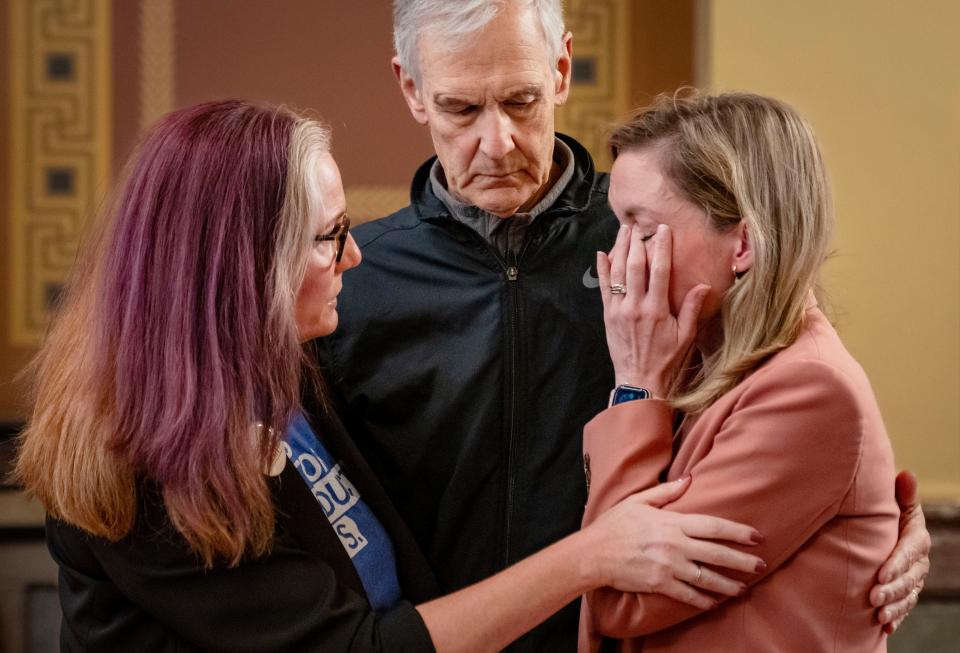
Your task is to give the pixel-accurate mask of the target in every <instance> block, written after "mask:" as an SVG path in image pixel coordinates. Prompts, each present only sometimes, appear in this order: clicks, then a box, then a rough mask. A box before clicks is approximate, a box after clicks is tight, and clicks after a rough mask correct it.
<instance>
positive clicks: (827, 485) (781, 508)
mask: <svg viewBox="0 0 960 653" xmlns="http://www.w3.org/2000/svg"><path fill="white" fill-rule="evenodd" d="M672 422H673V413H672V411H671V409H670V408H669V406H668V405H667V404H666V403H664V402H662V401H657V400H639V401H631V402H627V403H624V404H619V405H617V406H613V407H612V408H609V409H607V410H605V411H603V412H602V413H600V414H599V415H597V416H596V417H595V418H594V419H593V420H592V421H591V422H590V423H589V424H587V426H586V428H585V429H584V459H585V462H588V470H589V472H590V477H592V478H591V480H592V482H591V486H590V491H589V498H588V501H587V507H586V512H585V514H584V519H583V523H584V525H586V524H589V523H591V522H592V521H593V520H594V519H596V518H597V516H598V515H600V514H601V513H602V512H603V511H605V510H607V509H608V508H610V507H611V506H612V505H614V504H615V503H617V502H618V501H620V500H621V499H623V498H624V497H626V496H628V495H630V494H631V493H634V492H637V491H638V490H642V489H645V488H649V487H651V486H653V485H655V484H657V483H658V481H659V480H660V479H661V478H662V474H663V473H664V472H666V478H667V479H668V480H673V479H677V478H680V477H682V476H684V475H686V474H690V475H691V476H692V481H691V484H690V487H689V488H688V489H687V491H686V493H685V494H684V495H683V496H682V497H680V498H679V499H678V500H677V501H675V502H673V503H672V504H669V505H668V506H665V507H666V508H667V509H669V510H675V511H677V512H684V513H702V514H708V515H716V516H718V517H724V518H727V519H732V520H734V521H737V522H742V523H745V524H749V525H751V526H753V527H755V528H756V529H757V530H759V531H760V532H761V533H762V534H763V535H764V537H765V541H764V542H763V543H762V544H761V545H759V546H756V547H740V548H741V549H742V550H744V551H749V552H751V553H754V554H756V555H759V556H760V557H761V558H763V559H764V560H765V561H766V563H767V565H768V567H767V570H766V571H765V572H764V573H763V574H759V575H751V574H740V573H737V572H731V571H729V570H722V569H718V571H720V572H721V573H724V574H726V575H728V576H730V577H733V578H737V579H739V580H741V581H743V582H745V583H747V584H748V585H749V588H748V590H747V592H746V594H744V595H743V596H742V597H738V598H732V599H727V600H726V601H724V602H722V603H720V605H719V606H718V607H716V608H714V609H713V610H710V611H706V612H704V611H701V610H698V609H697V608H694V607H692V606H689V605H686V604H682V603H679V602H678V601H674V600H673V599H670V598H667V597H664V596H662V595H659V594H632V593H623V592H618V591H616V590H613V589H611V588H603V589H600V590H597V591H594V592H591V593H589V594H588V595H586V596H585V600H584V602H583V607H582V612H581V623H580V649H579V650H580V651H581V653H585V652H587V651H596V650H597V649H598V647H599V645H600V641H601V637H600V635H601V634H603V635H606V636H609V637H614V638H618V639H623V640H624V641H623V642H622V644H621V646H620V648H619V650H621V651H640V650H643V651H684V652H690V651H757V652H767V651H779V652H788V651H802V652H803V653H808V652H811V651H817V652H821V651H836V652H838V653H840V652H842V653H854V652H858V651H885V650H886V636H885V635H883V634H882V632H881V628H880V626H879V625H878V624H877V622H876V620H875V617H874V611H873V609H871V607H870V605H869V601H868V592H869V590H870V588H871V587H872V586H873V584H874V580H875V578H876V574H877V571H878V570H879V568H880V566H881V564H883V562H884V561H885V560H886V558H887V556H888V555H889V554H890V552H891V551H892V550H893V547H894V545H895V543H896V540H897V533H898V521H899V515H900V511H899V508H898V507H897V503H896V500H895V498H894V465H893V453H892V450H891V448H890V442H889V440H888V438H887V433H886V430H885V429H884V426H883V421H882V419H881V417H880V411H879V409H878V407H877V403H876V400H875V398H874V396H873V391H872V390H871V388H870V383H869V382H868V380H867V377H866V375H865V374H864V372H863V370H862V369H861V368H860V366H859V365H858V364H857V362H856V361H855V360H854V359H853V357H852V356H851V355H850V354H849V353H848V352H847V351H846V349H845V348H844V347H843V344H842V343H841V342H840V339H839V337H838V336H837V333H836V331H834V329H833V327H831V326H830V323H829V322H828V321H827V320H826V318H825V317H824V316H823V314H822V313H821V312H820V310H819V309H818V308H817V307H816V303H815V302H813V301H812V300H811V302H810V304H808V308H807V311H806V314H805V320H804V327H803V330H802V332H801V334H800V336H799V337H798V339H797V341H796V342H795V343H794V344H792V345H790V346H789V347H787V348H786V349H784V350H783V351H781V352H779V353H777V354H776V355H775V356H773V357H772V358H771V359H770V360H769V361H767V362H766V363H765V364H764V365H762V366H761V367H760V368H759V369H758V370H756V371H755V372H753V373H752V374H751V375H750V376H748V377H747V378H746V379H745V380H744V381H742V382H741V383H740V384H739V385H738V386H737V387H735V388H734V389H733V390H731V391H730V392H728V393H727V394H726V395H724V396H723V397H721V398H720V399H719V400H718V401H716V402H715V403H714V404H713V405H712V406H710V407H709V408H708V409H707V410H705V411H703V413H701V414H700V415H699V417H698V418H697V419H695V420H694V419H687V420H686V423H685V424H684V425H683V427H682V428H681V429H680V432H679V433H678V434H677V438H678V444H679V449H678V450H677V453H676V455H673V453H672V451H673V449H672V447H673V445H674V437H673V428H672V426H673V424H672ZM717 598H720V597H717Z"/></svg>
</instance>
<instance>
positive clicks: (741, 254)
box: [733, 220, 753, 274]
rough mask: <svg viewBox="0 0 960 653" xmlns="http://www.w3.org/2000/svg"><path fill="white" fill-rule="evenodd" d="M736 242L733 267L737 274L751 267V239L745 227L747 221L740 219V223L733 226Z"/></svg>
mask: <svg viewBox="0 0 960 653" xmlns="http://www.w3.org/2000/svg"><path fill="white" fill-rule="evenodd" d="M734 234H735V235H736V237H737V239H736V243H735V245H734V246H735V248H736V249H734V252H733V267H734V269H736V271H737V274H739V273H741V272H746V271H747V270H749V269H750V268H752V267H753V241H751V240H750V230H749V229H747V223H746V222H745V221H744V220H740V223H739V224H737V226H736V227H735V228H734Z"/></svg>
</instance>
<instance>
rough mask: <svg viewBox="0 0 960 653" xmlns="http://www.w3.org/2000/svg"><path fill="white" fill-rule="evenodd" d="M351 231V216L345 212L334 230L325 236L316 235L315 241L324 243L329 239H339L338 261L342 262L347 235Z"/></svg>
mask: <svg viewBox="0 0 960 653" xmlns="http://www.w3.org/2000/svg"><path fill="white" fill-rule="evenodd" d="M349 231H350V217H349V216H348V215H347V214H346V213H344V214H343V215H341V216H340V219H339V220H337V226H336V227H334V228H333V231H331V232H330V233H328V234H326V235H325V236H314V238H313V242H315V243H323V242H326V241H328V240H335V241H337V261H336V262H337V263H339V262H340V259H342V258H343V250H344V249H345V248H346V246H347V235H348V233H349Z"/></svg>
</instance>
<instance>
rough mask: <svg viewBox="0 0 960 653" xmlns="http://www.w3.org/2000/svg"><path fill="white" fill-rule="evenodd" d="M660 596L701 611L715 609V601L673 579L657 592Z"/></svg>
mask: <svg viewBox="0 0 960 653" xmlns="http://www.w3.org/2000/svg"><path fill="white" fill-rule="evenodd" d="M657 591H658V592H659V593H660V594H663V595H664V596H669V597H670V598H671V599H675V600H677V601H680V602H681V603H686V604H687V605H692V606H693V607H695V608H700V609H701V610H712V609H713V608H715V607H717V601H716V600H714V599H712V598H710V597H709V596H707V595H706V594H704V593H703V592H700V591H698V590H696V589H694V588H693V586H691V585H689V584H687V583H684V582H683V581H681V580H677V579H676V578H674V579H673V580H671V581H669V582H668V583H665V584H664V586H663V587H662V588H660V589H658V590H657Z"/></svg>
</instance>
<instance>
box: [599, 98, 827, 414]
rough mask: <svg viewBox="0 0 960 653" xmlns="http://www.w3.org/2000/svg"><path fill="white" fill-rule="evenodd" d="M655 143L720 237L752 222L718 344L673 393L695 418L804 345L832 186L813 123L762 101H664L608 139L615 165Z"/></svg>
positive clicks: (725, 307) (772, 101)
mask: <svg viewBox="0 0 960 653" xmlns="http://www.w3.org/2000/svg"><path fill="white" fill-rule="evenodd" d="M650 147H657V148H658V149H659V150H660V152H661V157H662V158H661V161H662V162H663V165H664V169H665V172H666V175H667V176H668V178H669V179H671V180H672V182H673V183H674V184H675V185H676V187H677V188H678V189H679V190H680V192H681V193H682V194H683V195H684V196H686V198H687V199H689V200H690V201H692V202H694V203H695V204H697V205H699V206H701V207H702V208H703V209H704V211H705V212H706V214H707V219H708V221H709V222H710V224H711V225H712V226H713V227H714V228H715V229H717V230H718V231H724V230H727V229H730V228H733V227H734V226H735V225H737V224H738V223H740V222H741V221H743V222H744V223H745V226H746V232H747V234H748V238H749V239H750V242H751V245H752V247H753V252H754V262H753V266H752V267H751V269H750V270H749V271H748V272H746V273H743V274H742V275H738V276H740V277H741V278H739V279H738V280H737V281H736V283H735V284H734V285H733V286H731V288H730V289H729V290H728V291H727V293H726V294H725V296H724V298H723V302H722V305H721V324H722V330H723V342H722V344H721V346H720V347H719V349H717V350H716V351H714V352H712V353H710V354H708V355H706V356H705V358H704V360H703V361H702V364H701V366H700V368H699V370H698V371H697V373H696V375H695V376H694V377H693V378H692V379H691V378H687V379H684V380H682V381H680V382H679V383H678V385H677V387H675V388H674V390H673V392H672V395H671V399H672V403H673V404H674V405H675V406H676V407H677V408H678V409H680V410H682V411H684V412H687V413H698V412H700V411H702V410H703V409H705V408H706V407H708V406H709V405H711V404H712V403H713V402H715V401H716V400H717V399H718V398H719V397H721V396H722V395H723V394H725V393H726V392H728V391H729V390H730V389H732V388H733V387H734V386H736V385H737V384H738V383H739V382H740V381H741V380H742V379H743V378H744V376H746V375H747V374H748V373H750V372H751V371H753V370H754V369H756V368H757V367H759V366H760V365H761V364H762V363H763V362H764V361H765V360H767V359H768V358H769V357H770V356H772V355H773V354H775V353H776V352H778V351H780V350H781V349H783V348H785V347H787V346H788V345H790V344H791V343H792V342H793V341H794V340H795V339H796V337H797V335H798V333H799V331H800V328H801V326H802V324H803V314H804V305H805V302H806V299H807V296H808V295H809V293H810V292H811V290H814V291H816V292H818V293H819V271H820V267H821V265H822V264H823V262H824V260H825V259H826V256H827V253H828V245H829V241H830V233H831V228H832V223H833V212H832V207H831V200H830V192H829V186H828V183H827V176H826V171H825V169H824V166H823V162H822V158H821V154H820V149H819V147H818V145H817V142H816V139H815V137H814V134H813V130H812V129H811V127H810V125H809V124H807V122H806V121H805V120H803V118H801V117H800V116H799V115H798V114H797V113H796V111H794V110H793V109H792V108H791V107H789V106H787V105H786V104H784V103H783V102H780V101H778V100H775V99H772V98H769V97H763V96H760V95H753V94H749V93H724V94H720V95H704V94H699V93H696V92H692V93H687V94H683V93H678V94H676V95H674V96H667V95H661V96H659V97H658V98H657V99H656V100H655V102H654V104H653V105H652V106H650V107H648V108H645V109H641V110H640V111H639V112H638V113H636V114H635V115H634V117H633V118H632V119H631V120H630V121H628V122H627V123H626V124H624V125H622V126H621V127H619V128H618V129H617V130H616V131H615V132H614V133H613V135H612V136H611V138H610V148H611V152H612V155H613V158H614V159H616V157H617V155H618V154H620V153H621V152H624V151H627V150H635V149H644V148H650Z"/></svg>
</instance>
